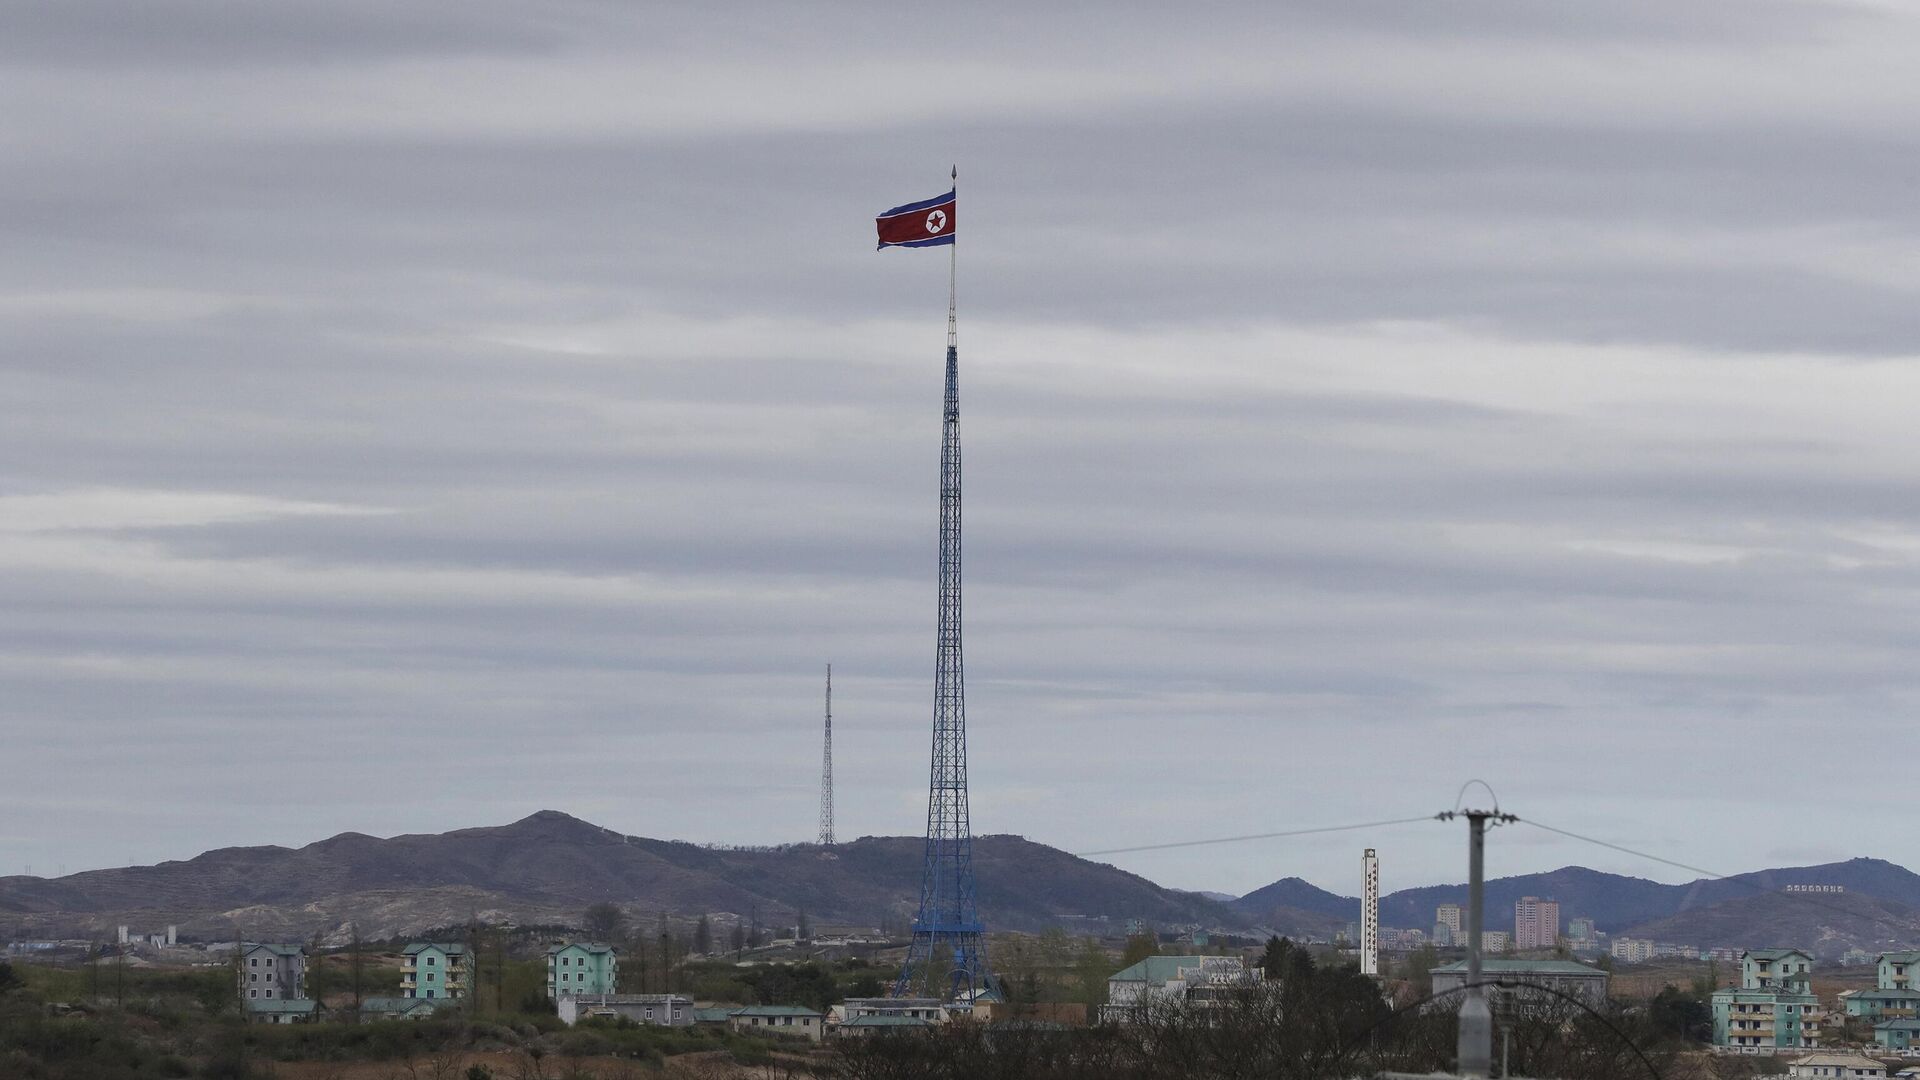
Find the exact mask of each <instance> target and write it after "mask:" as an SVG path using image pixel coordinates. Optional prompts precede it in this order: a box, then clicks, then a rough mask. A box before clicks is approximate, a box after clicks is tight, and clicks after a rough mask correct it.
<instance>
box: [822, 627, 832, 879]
mask: <svg viewBox="0 0 1920 1080" xmlns="http://www.w3.org/2000/svg"><path fill="white" fill-rule="evenodd" d="M820 845H821V846H822V847H832V846H833V665H832V664H828V665H827V739H826V744H825V745H824V746H823V747H822V748H821V750H820Z"/></svg>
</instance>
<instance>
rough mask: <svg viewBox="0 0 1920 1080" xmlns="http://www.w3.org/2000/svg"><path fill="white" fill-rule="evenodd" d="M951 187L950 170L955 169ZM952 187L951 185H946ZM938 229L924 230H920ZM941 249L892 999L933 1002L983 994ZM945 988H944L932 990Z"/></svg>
mask: <svg viewBox="0 0 1920 1080" xmlns="http://www.w3.org/2000/svg"><path fill="white" fill-rule="evenodd" d="M954 175H955V176H956V178H957V177H958V175H959V170H957V169H956V170H955V172H954ZM955 186H956V187H957V186H958V185H957V183H956V185H955ZM935 224H937V223H931V222H930V224H929V228H932V227H934V225H935ZM957 248H958V245H954V246H951V247H949V248H947V391H946V410H945V414H944V415H945V419H944V422H943V424H942V427H941V439H940V624H939V631H938V637H937V643H936V647H935V651H934V674H933V767H932V770H931V775H930V777H929V782H928V785H927V847H926V860H925V862H924V863H923V864H922V867H921V874H920V913H919V914H918V915H916V916H915V917H914V920H913V943H912V945H911V946H910V947H909V948H908V949H907V960H906V963H905V964H904V965H903V966H902V967H901V969H900V978H899V979H898V981H896V982H895V983H894V994H895V996H904V995H907V994H909V993H912V992H913V990H914V989H916V987H915V985H914V984H915V982H916V980H917V981H919V982H923V983H925V984H926V989H927V990H928V991H929V992H931V993H933V994H935V995H944V996H946V997H949V998H955V997H961V996H963V995H964V996H967V997H968V999H969V1000H970V999H971V993H972V991H974V990H976V989H984V988H985V986H986V976H987V955H986V953H987V949H986V937H987V935H986V928H985V927H983V926H982V925H981V923H980V914H979V911H978V909H977V908H976V906H975V903H974V888H973V824H972V820H971V817H970V815H969V812H968V808H967V704H966V680H965V678H964V677H963V667H962V665H961V660H960V344H959V334H958V331H957V329H956V327H957V322H956V320H955V317H954V312H955V304H954V267H955V259H954V253H955V251H956V250H957ZM941 983H945V984H946V985H945V986H942V985H940V984H941Z"/></svg>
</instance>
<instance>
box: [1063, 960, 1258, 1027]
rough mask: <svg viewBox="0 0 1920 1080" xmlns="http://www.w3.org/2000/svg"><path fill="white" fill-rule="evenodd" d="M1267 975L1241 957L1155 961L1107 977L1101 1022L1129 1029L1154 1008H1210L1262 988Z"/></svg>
mask: <svg viewBox="0 0 1920 1080" xmlns="http://www.w3.org/2000/svg"><path fill="white" fill-rule="evenodd" d="M1264 979H1265V973H1264V972H1262V971H1261V970H1260V969H1259V968H1249V967H1248V966H1247V963H1246V961H1245V960H1243V959H1241V958H1240V957H1238V956H1149V957H1147V958H1146V959H1144V960H1142V961H1140V962H1139V963H1137V964H1130V965H1128V966H1127V967H1124V968H1121V969H1120V970H1119V971H1116V972H1114V973H1113V974H1112V975H1109V976H1107V1003H1106V1004H1105V1005H1102V1006H1100V1021H1101V1023H1116V1024H1124V1023H1128V1022H1130V1021H1132V1020H1135V1019H1137V1018H1139V1017H1140V1016H1141V1015H1142V1014H1143V1013H1144V1012H1146V1011H1147V1010H1149V1009H1154V1008H1165V1007H1172V1006H1197V1007H1207V1006H1210V1005H1213V1004H1216V1003H1218V1002H1219V1001H1220V999H1221V998H1223V997H1226V996H1228V995H1231V994H1241V993H1245V992H1246V991H1248V990H1251V989H1254V988H1255V987H1258V986H1260V985H1261V983H1262V982H1263V981H1264Z"/></svg>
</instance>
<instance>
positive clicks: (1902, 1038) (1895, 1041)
mask: <svg viewBox="0 0 1920 1080" xmlns="http://www.w3.org/2000/svg"><path fill="white" fill-rule="evenodd" d="M1873 1041H1874V1042H1877V1043H1879V1044H1880V1045H1881V1046H1884V1047H1886V1048H1887V1049H1889V1050H1912V1049H1914V1048H1916V1047H1920V1020H1882V1021H1880V1022H1879V1023H1877V1024H1875V1025H1873Z"/></svg>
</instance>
